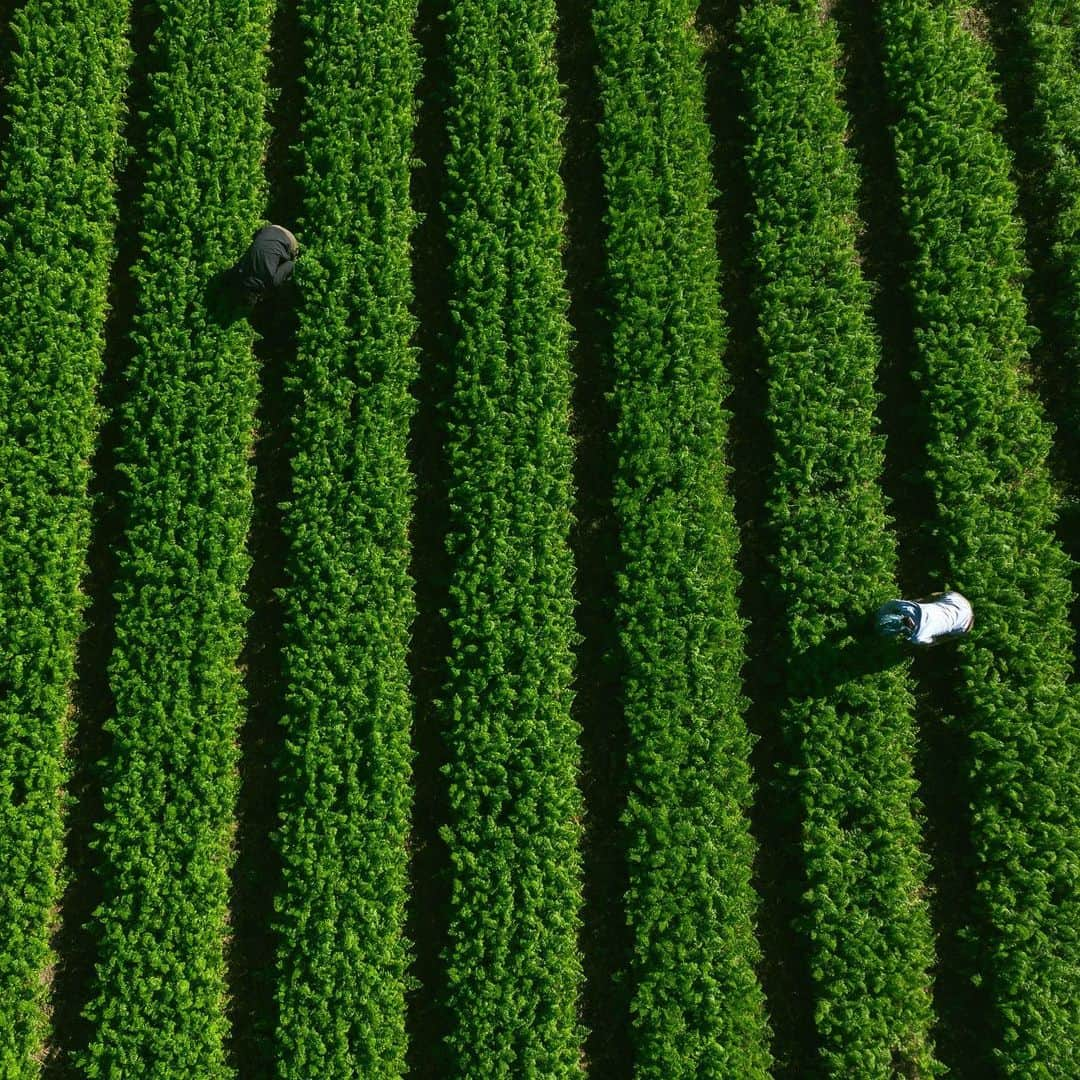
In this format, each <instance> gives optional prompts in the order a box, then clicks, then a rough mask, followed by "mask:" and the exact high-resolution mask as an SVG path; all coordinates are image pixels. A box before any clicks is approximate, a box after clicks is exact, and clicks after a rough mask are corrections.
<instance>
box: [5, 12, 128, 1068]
mask: <svg viewBox="0 0 1080 1080" xmlns="http://www.w3.org/2000/svg"><path fill="white" fill-rule="evenodd" d="M127 9H128V5H127V3H126V2H120V0H116V2H113V0H89V2H84V0H31V2H29V3H27V4H25V5H24V6H23V7H21V8H20V9H19V11H18V13H17V14H16V15H15V17H14V23H13V30H14V33H15V36H16V38H17V41H18V47H17V49H16V51H15V53H14V55H13V56H12V58H11V61H10V63H11V76H10V80H9V81H8V83H7V86H6V88H5V94H4V109H5V113H6V114H7V116H8V117H9V120H10V131H9V132H8V134H7V138H6V142H5V145H4V149H3V154H2V156H0V248H2V249H3V252H4V257H3V265H2V267H0V287H2V289H3V294H4V302H3V304H2V305H0V926H2V927H3V928H4V930H3V933H2V934H0V1074H2V1075H4V1076H6V1077H13V1078H14V1077H21V1076H36V1075H37V1074H38V1072H39V1064H38V1062H39V1060H40V1058H39V1052H40V1049H41V1045H42V1039H43V1036H44V1028H45V1016H44V1011H43V1004H44V999H45V996H46V994H47V992H48V986H47V982H46V981H45V980H44V979H43V978H42V975H43V973H44V971H45V969H46V968H47V967H48V965H49V962H50V952H49V932H50V929H51V923H52V921H53V919H54V917H55V908H56V905H57V903H58V900H59V896H60V891H61V881H60V879H59V876H58V867H59V863H60V858H61V850H62V837H63V822H62V810H63V807H62V798H61V794H60V793H61V791H62V788H63V785H64V777H65V766H64V750H63V744H64V739H65V736H66V734H67V731H68V726H67V721H68V711H69V708H70V697H69V691H68V687H69V684H70V682H71V680H72V677H73V675H74V668H75V640H76V637H77V635H78V633H79V629H80V625H81V619H80V612H81V610H82V607H83V603H84V601H83V597H82V595H81V594H80V592H79V579H80V577H81V575H82V572H83V568H84V562H85V559H86V548H87V544H88V541H89V532H90V501H89V499H88V497H87V482H88V479H89V460H90V457H91V453H92V448H93V443H94V438H95V434H96V431H97V427H98V423H99V420H100V412H99V409H98V407H97V405H96V403H95V389H96V386H97V381H98V378H99V376H100V373H101V369H102V352H103V349H104V336H103V328H104V322H105V305H106V294H107V285H108V273H109V265H110V263H111V261H112V244H113V228H114V224H115V213H116V207H115V201H114V196H113V181H112V174H113V170H114V168H115V165H116V151H117V146H118V143H119V137H118V132H119V126H120V117H121V99H122V95H123V90H124V84H125V81H126V80H125V71H126V62H127V58H128V46H127V39H126V30H127Z"/></svg>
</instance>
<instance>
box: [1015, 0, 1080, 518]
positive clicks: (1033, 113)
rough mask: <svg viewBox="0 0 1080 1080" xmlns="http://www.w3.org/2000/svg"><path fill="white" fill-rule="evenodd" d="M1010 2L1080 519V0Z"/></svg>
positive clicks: (1052, 347)
mask: <svg viewBox="0 0 1080 1080" xmlns="http://www.w3.org/2000/svg"><path fill="white" fill-rule="evenodd" d="M1008 7H1009V8H1010V9H1011V11H1010V15H1009V26H1010V28H1011V30H1012V32H1013V34H1015V35H1016V36H1018V37H1019V38H1021V39H1022V43H1020V44H1019V45H1018V48H1017V50H1016V52H1015V53H1014V54H1013V56H1014V62H1017V63H1019V64H1020V65H1022V70H1020V71H1019V72H1017V73H1016V75H1015V77H1016V78H1017V79H1018V80H1020V81H1021V82H1023V83H1024V84H1026V85H1029V86H1030V102H1031V109H1030V111H1028V112H1026V113H1025V115H1024V116H1023V117H1021V118H1019V119H1018V123H1017V127H1018V129H1019V131H1020V136H1021V139H1022V140H1023V150H1024V153H1023V154H1022V155H1018V156H1022V157H1023V158H1025V159H1026V164H1027V167H1028V168H1029V169H1031V170H1032V173H1033V175H1032V178H1031V180H1030V181H1029V183H1030V184H1031V186H1032V188H1033V189H1034V190H1033V195H1032V198H1031V200H1030V202H1031V210H1032V212H1033V214H1034V217H1035V220H1034V222H1033V223H1032V224H1033V232H1035V233H1036V234H1038V236H1039V237H1040V239H1041V240H1042V242H1044V243H1045V244H1046V246H1047V248H1048V250H1047V253H1046V254H1047V256H1048V260H1049V265H1048V266H1047V267H1046V268H1045V271H1044V273H1043V274H1041V275H1039V277H1038V278H1037V280H1036V287H1037V288H1041V289H1042V290H1045V293H1044V295H1041V296H1039V298H1038V299H1039V301H1040V302H1041V304H1042V305H1044V306H1045V309H1046V313H1047V315H1048V316H1049V319H1050V321H1051V324H1050V325H1048V326H1046V327H1044V332H1045V335H1046V344H1047V349H1046V350H1044V353H1052V354H1053V355H1052V358H1048V359H1049V362H1050V364H1052V365H1053V367H1054V368H1055V371H1054V375H1056V376H1057V379H1056V380H1055V381H1057V380H1060V383H1059V384H1060V386H1061V387H1062V389H1063V390H1064V392H1065V393H1066V395H1067V396H1068V401H1067V407H1066V409H1065V410H1063V411H1062V416H1063V420H1064V423H1063V424H1062V425H1061V427H1060V430H1059V431H1058V440H1059V444H1060V447H1061V450H1062V457H1063V460H1064V461H1065V463H1066V466H1067V468H1069V473H1070V475H1069V477H1068V479H1069V482H1070V485H1071V490H1070V492H1069V495H1070V498H1071V500H1072V505H1071V507H1070V508H1069V509H1070V515H1071V519H1072V521H1074V522H1080V516H1078V515H1080V506H1078V505H1077V500H1078V499H1080V379H1078V378H1077V373H1078V372H1080V3H1077V0H1025V2H1023V3H1019V2H1015V0H1013V2H1012V3H1010V4H1009V5H1008ZM1027 100H1028V98H1027V95H1025V103H1026V102H1027Z"/></svg>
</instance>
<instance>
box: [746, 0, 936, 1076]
mask: <svg viewBox="0 0 1080 1080" xmlns="http://www.w3.org/2000/svg"><path fill="white" fill-rule="evenodd" d="M738 34H739V39H740V50H739V51H740V56H741V67H742V71H743V78H744V81H745V86H746V95H747V117H746V125H747V129H748V139H747V145H748V154H747V172H748V181H749V186H750V190H751V194H752V199H753V213H752V237H751V248H750V251H749V252H748V255H749V258H750V263H751V265H752V266H753V267H754V270H753V273H752V288H753V299H754V303H755V307H756V309H757V316H758V333H759V342H760V348H761V352H762V358H763V363H764V365H765V371H766V378H767V384H768V406H767V419H768V423H769V429H770V431H771V434H772V448H771V450H772V465H771V471H770V475H769V488H770V497H769V501H768V505H767V512H766V521H765V522H764V529H763V534H762V535H763V537H764V538H765V540H766V543H767V545H768V558H769V560H770V563H771V566H772V571H773V574H774V578H773V581H772V582H771V586H770V592H771V593H772V595H773V596H774V597H775V598H776V607H775V611H773V612H772V618H773V621H774V623H775V626H776V628H777V634H776V643H775V649H776V651H775V657H774V659H775V663H776V665H777V667H778V669H779V671H780V672H782V675H781V676H780V683H779V696H778V699H777V700H778V705H779V709H780V718H781V719H780V723H781V726H782V728H783V730H784V731H785V733H786V736H787V738H789V739H790V740H791V742H792V745H793V752H792V757H793V759H794V760H795V761H796V762H797V763H798V764H797V772H796V775H795V776H794V777H793V778H792V780H791V781H790V783H791V785H792V790H793V794H794V796H795V797H797V798H798V800H799V803H800V805H801V808H802V814H803V822H802V848H803V859H804V864H805V867H806V873H807V885H808V887H807V892H806V895H805V898H804V913H803V915H802V916H801V920H800V922H801V930H802V932H803V934H804V935H805V937H806V939H807V942H808V948H809V951H810V966H811V973H812V977H813V979H814V983H815V986H816V993H817V999H816V1001H815V1004H814V1016H815V1020H816V1025H817V1030H818V1035H819V1040H820V1042H819V1046H820V1052H821V1057H822V1065H823V1069H824V1074H825V1075H829V1076H860V1077H868V1078H869V1077H892V1076H895V1075H898V1074H899V1075H905V1076H906V1075H919V1076H930V1075H933V1074H934V1072H935V1071H936V1067H935V1063H934V1059H933V1051H932V1046H931V1044H930V1026H931V1019H932V1017H931V1002H930V979H929V976H928V971H929V968H930V965H931V962H932V959H933V948H932V941H931V933H930V922H929V916H928V912H927V908H926V904H925V903H924V902H923V900H922V899H921V897H922V894H923V892H924V880H925V876H926V872H927V867H926V860H925V858H924V856H923V855H922V854H921V852H920V849H919V844H920V834H919V826H918V822H917V820H916V816H915V815H916V794H915V792H916V781H915V777H914V772H913V764H912V759H913V754H914V742H915V739H914V726H913V721H912V707H913V701H912V697H911V694H910V692H909V690H908V688H907V684H906V680H905V668H904V667H903V666H898V658H896V650H895V648H894V647H891V646H890V647H889V648H888V649H885V648H882V647H881V646H880V645H877V644H876V643H875V642H873V641H869V640H868V634H869V633H870V620H869V613H870V612H872V611H873V610H874V608H875V607H876V606H877V605H878V604H880V603H881V602H882V601H883V600H884V599H887V598H888V597H889V596H890V595H893V590H894V588H895V586H894V578H893V575H894V570H895V563H896V552H895V545H894V543H893V540H892V535H891V533H890V532H889V528H888V520H887V518H886V514H885V506H884V499H883V496H882V493H881V487H880V476H881V471H882V464H883V460H882V458H883V452H882V445H881V440H880V438H879V437H878V436H876V435H875V434H874V430H873V429H874V407H875V403H876V397H875V391H874V378H875V374H876V365H877V359H878V352H879V350H878V344H877V341H876V340H875V337H874V332H873V330H872V327H871V324H870V317H869V303H870V300H869V290H868V288H867V284H866V281H865V280H864V279H863V277H862V275H861V273H860V270H859V266H858V263H857V260H856V253H855V225H856V220H857V204H856V184H857V178H856V175H855V168H854V165H853V162H852V160H851V157H850V155H849V154H848V153H847V150H846V147H845V145H844V140H845V118H844V114H843V111H842V109H841V107H840V104H839V101H838V93H839V84H838V78H837V66H838V60H839V49H838V46H837V42H836V35H835V32H834V30H833V28H832V25H831V24H830V23H827V22H823V21H822V20H821V18H820V16H819V14H818V11H817V4H816V2H815V3H805V4H797V5H796V6H795V8H794V9H793V8H792V6H791V5H790V4H789V3H787V2H786V0H762V2H759V3H757V4H754V5H753V6H752V7H751V8H749V9H748V10H747V11H746V12H745V13H744V15H743V16H742V18H741V20H740V22H739V24H738Z"/></svg>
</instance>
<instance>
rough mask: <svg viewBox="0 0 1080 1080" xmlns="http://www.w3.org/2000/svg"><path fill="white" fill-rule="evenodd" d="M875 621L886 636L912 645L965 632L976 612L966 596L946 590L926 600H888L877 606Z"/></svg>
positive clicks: (936, 642)
mask: <svg viewBox="0 0 1080 1080" xmlns="http://www.w3.org/2000/svg"><path fill="white" fill-rule="evenodd" d="M874 621H875V625H876V626H877V630H878V633H879V634H881V635H882V636H883V637H890V638H895V639H897V640H899V641H907V642H910V643H911V644H912V645H940V644H941V643H942V642H943V641H948V640H949V639H951V638H954V637H959V636H960V635H961V634H966V633H967V632H968V631H969V630H970V629H971V627H972V625H973V624H974V622H975V614H974V612H973V611H972V610H971V604H970V603H968V600H967V598H966V597H964V596H961V594H960V593H958V592H943V593H933V594H932V595H931V596H928V597H927V598H926V599H924V600H889V601H887V602H886V603H884V604H882V605H881V607H879V608H878V610H877V614H876V616H875V619H874Z"/></svg>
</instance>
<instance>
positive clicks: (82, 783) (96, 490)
mask: <svg viewBox="0 0 1080 1080" xmlns="http://www.w3.org/2000/svg"><path fill="white" fill-rule="evenodd" d="M159 24H160V18H159V17H158V13H157V11H156V10H155V8H154V7H153V5H151V4H148V3H141V4H136V5H135V7H134V8H133V10H132V15H131V30H130V40H131V46H132V52H133V61H132V67H131V71H130V82H129V86H128V90H127V95H126V110H127V111H126V116H125V121H124V128H123V130H122V136H121V137H122V143H121V154H126V156H125V157H123V159H122V160H120V161H118V163H117V164H118V167H119V172H118V174H117V191H116V203H117V221H118V225H117V230H116V256H115V258H114V261H113V265H112V268H111V271H110V281H109V297H108V315H107V319H106V324H105V366H104V370H103V372H102V376H101V382H100V384H99V387H98V401H99V403H100V405H101V408H102V412H103V417H102V426H101V430H100V433H99V438H98V442H97V445H96V447H95V450H94V454H93V457H92V459H91V462H90V487H89V491H90V497H91V499H92V502H93V510H92V516H91V533H90V547H89V549H88V554H87V571H86V575H85V577H84V579H83V583H82V590H83V592H84V594H85V595H86V608H85V611H84V613H83V620H84V626H85V629H84V630H83V633H82V634H81V635H80V637H79V642H78V652H77V657H76V667H75V684H74V686H73V688H72V725H71V733H70V741H69V743H68V748H67V751H68V761H69V775H70V780H69V782H68V785H67V794H68V797H69V799H70V805H69V807H68V811H67V822H66V828H67V836H66V852H65V866H64V872H65V874H66V875H67V877H68V881H67V885H66V888H65V891H64V894H63V897H62V898H61V901H60V907H59V911H58V928H57V932H56V935H55V937H54V939H53V947H54V949H55V950H56V954H57V958H58V959H57V963H56V967H55V969H54V971H53V976H52V991H51V1007H52V1010H53V1011H52V1032H51V1035H50V1038H49V1042H48V1046H47V1054H46V1057H45V1060H44V1062H43V1068H42V1075H43V1076H44V1077H45V1078H46V1080H74V1078H75V1077H78V1076H81V1072H79V1071H78V1070H77V1069H76V1068H75V1062H74V1057H75V1055H76V1054H78V1053H80V1052H81V1051H83V1050H84V1049H85V1048H86V1047H87V1046H88V1045H89V1042H90V1038H91V1035H92V1032H91V1029H90V1025H89V1024H88V1023H87V1021H86V1020H84V1019H83V1017H82V1015H81V1014H82V1010H83V1009H84V1008H85V1006H86V1004H87V1002H88V1001H89V999H90V995H91V993H92V991H93V984H94V964H95V962H96V960H97V940H96V936H95V932H94V929H93V927H92V925H91V922H90V920H91V917H92V915H93V913H94V909H95V908H96V907H97V906H98V905H99V904H100V903H101V900H102V890H101V880H100V877H99V874H98V870H99V866H100V860H99V858H98V856H97V853H96V852H94V851H93V850H92V849H91V844H92V842H93V841H94V839H95V837H96V827H97V826H98V824H99V823H100V822H101V821H102V819H103V817H104V804H103V791H102V786H101V785H102V778H101V773H100V763H101V762H102V760H103V759H105V758H106V757H107V756H108V754H109V752H110V749H111V738H110V736H109V734H108V733H107V732H106V731H105V730H104V725H105V723H106V722H107V721H108V720H109V719H110V718H111V717H112V716H113V714H114V712H115V701H114V700H113V696H112V691H111V689H110V686H109V678H108V665H109V660H110V657H111V656H112V651H113V646H114V644H115V625H114V624H115V618H116V601H115V600H114V599H113V589H114V588H115V579H116V573H117V560H116V552H117V549H118V547H119V546H120V544H121V542H122V538H123V534H124V524H125V522H124V511H123V499H122V491H123V480H122V477H121V476H120V474H119V473H118V472H117V468H116V458H117V450H118V448H119V447H120V445H121V442H122V427H121V421H120V410H121V408H122V407H123V404H124V402H125V401H126V399H127V397H128V388H127V385H126V381H125V378H124V370H125V368H126V366H127V364H128V361H129V359H130V356H131V346H130V342H129V337H128V335H129V334H130V331H131V324H132V320H133V318H134V315H135V311H136V307H137V295H136V287H135V282H134V280H133V279H132V276H131V269H132V266H133V265H134V264H135V262H136V260H137V259H138V258H139V256H140V254H141V251H142V245H141V241H140V239H139V236H138V217H139V215H138V209H137V201H138V199H139V196H140V195H141V193H142V187H143V171H142V168H141V163H140V161H139V157H138V152H137V148H139V147H141V146H142V145H143V143H144V141H145V132H146V124H145V121H144V120H142V119H141V118H140V116H139V113H140V111H142V110H145V108H146V104H147V100H148V90H149V88H148V83H147V67H146V65H147V61H148V59H149V46H150V42H151V41H152V40H153V37H154V34H155V33H156V32H157V29H158V26H159Z"/></svg>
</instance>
